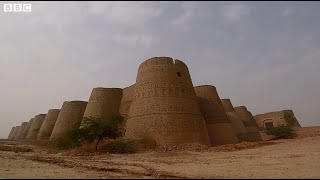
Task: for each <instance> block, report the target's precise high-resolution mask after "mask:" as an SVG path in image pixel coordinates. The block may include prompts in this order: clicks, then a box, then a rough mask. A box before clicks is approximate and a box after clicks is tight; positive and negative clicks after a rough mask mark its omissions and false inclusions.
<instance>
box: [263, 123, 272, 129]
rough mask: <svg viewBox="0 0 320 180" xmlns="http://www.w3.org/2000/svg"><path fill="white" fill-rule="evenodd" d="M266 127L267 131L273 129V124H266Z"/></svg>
mask: <svg viewBox="0 0 320 180" xmlns="http://www.w3.org/2000/svg"><path fill="white" fill-rule="evenodd" d="M264 126H265V127H266V129H267V130H268V129H270V128H273V122H268V123H264Z"/></svg>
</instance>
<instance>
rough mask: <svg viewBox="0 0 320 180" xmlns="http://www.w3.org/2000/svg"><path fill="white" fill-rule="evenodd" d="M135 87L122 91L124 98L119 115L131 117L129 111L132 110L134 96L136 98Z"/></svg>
mask: <svg viewBox="0 0 320 180" xmlns="http://www.w3.org/2000/svg"><path fill="white" fill-rule="evenodd" d="M134 86H135V85H131V86H129V87H126V88H124V89H123V91H122V98H121V103H120V109H119V113H120V114H122V115H124V116H128V115H129V109H130V106H131V103H132V101H133V96H134Z"/></svg>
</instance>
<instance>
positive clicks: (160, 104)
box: [125, 57, 209, 146]
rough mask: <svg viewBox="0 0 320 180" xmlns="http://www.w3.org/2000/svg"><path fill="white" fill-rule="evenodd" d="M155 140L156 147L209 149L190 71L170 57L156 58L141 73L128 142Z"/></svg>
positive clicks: (131, 114) (141, 69)
mask: <svg viewBox="0 0 320 180" xmlns="http://www.w3.org/2000/svg"><path fill="white" fill-rule="evenodd" d="M144 137H148V138H152V139H154V140H155V141H156V144H157V145H160V146H161V145H174V144H181V143H194V142H198V143H202V144H206V145H209V138H208V133H207V130H206V126H205V122H204V119H203V117H202V115H201V112H200V110H199V107H198V104H197V99H196V95H195V92H194V89H193V84H192V81H191V77H190V74H189V70H188V67H187V66H186V65H185V64H184V63H183V62H182V61H179V60H175V61H173V59H172V58H170V57H153V58H151V59H148V60H146V61H144V62H143V63H142V64H141V65H140V66H139V69H138V75H137V80H136V84H135V88H134V96H133V101H132V104H131V107H130V110H129V118H128V120H127V123H126V133H125V138H130V139H142V138H144Z"/></svg>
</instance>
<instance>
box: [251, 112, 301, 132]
mask: <svg viewBox="0 0 320 180" xmlns="http://www.w3.org/2000/svg"><path fill="white" fill-rule="evenodd" d="M254 119H255V120H256V122H257V125H258V127H259V129H260V130H265V129H268V128H271V127H278V126H283V125H288V123H290V119H291V120H292V124H291V125H292V126H293V127H301V125H300V123H299V122H298V120H297V118H296V117H295V116H294V114H293V111H292V110H282V111H276V112H269V113H265V114H257V115H255V116H254Z"/></svg>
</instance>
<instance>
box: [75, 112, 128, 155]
mask: <svg viewBox="0 0 320 180" xmlns="http://www.w3.org/2000/svg"><path fill="white" fill-rule="evenodd" d="M125 120H126V117H125V116H122V115H113V116H111V117H110V118H95V117H85V118H84V119H83V124H82V128H81V129H84V130H85V131H86V133H87V134H86V139H87V140H88V141H94V140H97V142H96V151H98V145H99V143H100V141H101V139H102V138H104V137H108V138H111V139H116V138H117V137H120V136H122V135H123V131H124V128H123V126H122V125H123V123H124V121H125Z"/></svg>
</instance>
